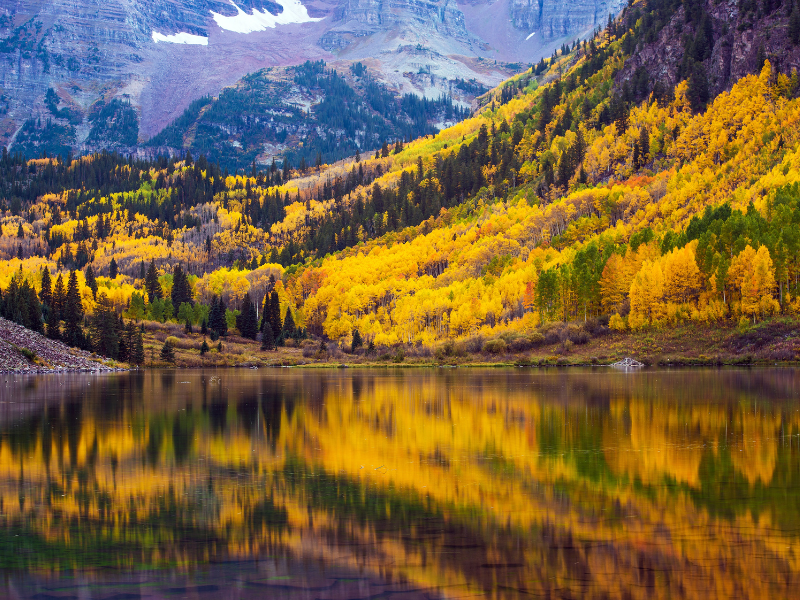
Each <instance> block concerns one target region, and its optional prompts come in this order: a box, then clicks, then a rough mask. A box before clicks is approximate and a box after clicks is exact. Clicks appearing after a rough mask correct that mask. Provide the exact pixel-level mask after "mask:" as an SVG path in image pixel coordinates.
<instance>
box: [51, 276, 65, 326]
mask: <svg viewBox="0 0 800 600" xmlns="http://www.w3.org/2000/svg"><path fill="white" fill-rule="evenodd" d="M66 302H67V290H66V288H65V287H64V279H63V278H62V277H61V273H59V274H58V277H56V285H55V287H54V288H53V304H52V305H51V306H50V308H51V309H52V310H53V311H54V312H55V316H56V321H61V319H62V317H63V314H64V305H65V304H66Z"/></svg>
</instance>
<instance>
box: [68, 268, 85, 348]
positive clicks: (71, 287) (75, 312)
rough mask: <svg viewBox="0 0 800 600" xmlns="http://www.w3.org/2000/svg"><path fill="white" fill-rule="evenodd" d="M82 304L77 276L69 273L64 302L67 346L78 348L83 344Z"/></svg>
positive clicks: (74, 273) (75, 273) (72, 272)
mask: <svg viewBox="0 0 800 600" xmlns="http://www.w3.org/2000/svg"><path fill="white" fill-rule="evenodd" d="M82 319H83V304H82V303H81V296H80V293H79V291H78V275H77V272H76V271H74V270H73V271H70V274H69V284H68V285H67V298H66V301H65V302H64V342H65V343H66V344H67V345H69V346H80V345H82V343H83V329H81V320H82Z"/></svg>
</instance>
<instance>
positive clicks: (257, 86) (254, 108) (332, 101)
mask: <svg viewBox="0 0 800 600" xmlns="http://www.w3.org/2000/svg"><path fill="white" fill-rule="evenodd" d="M462 87H463V86H462ZM455 91H456V92H458V88H456V89H455ZM451 96H452V94H451V95H448V96H442V97H441V98H439V99H438V100H427V99H424V98H419V97H418V96H415V95H413V94H406V95H405V96H403V97H402V98H397V97H396V96H395V94H394V93H393V92H392V91H390V90H389V89H388V88H387V87H386V86H385V85H383V84H382V83H380V82H379V81H377V80H376V79H375V78H374V76H373V75H372V74H370V72H369V70H368V69H367V68H366V67H365V66H364V65H363V64H362V63H360V62H358V63H355V64H353V65H352V66H351V67H350V68H349V69H347V70H345V71H344V72H342V73H339V72H337V71H336V70H335V69H331V68H327V67H326V65H325V63H324V62H323V61H317V62H310V61H309V62H306V63H305V64H303V65H301V66H298V67H290V68H286V69H280V70H278V69H275V70H273V69H268V70H264V71H259V72H258V73H253V74H252V75H248V76H247V77H245V78H244V79H243V80H242V81H241V82H239V83H238V84H237V85H236V86H233V87H231V88H227V89H225V90H223V92H222V93H221V94H220V95H219V96H218V97H217V98H205V99H200V100H197V101H196V102H194V103H192V105H191V106H190V107H189V108H188V109H187V110H186V111H185V112H184V114H183V115H182V116H181V117H179V118H178V119H176V121H175V122H173V123H172V124H170V125H169V126H167V127H166V128H164V129H163V130H162V131H161V132H160V133H159V134H158V135H156V136H154V137H152V138H151V139H150V140H149V141H148V142H147V144H146V145H145V146H146V147H147V148H152V149H153V151H154V153H155V152H158V153H161V154H172V155H182V154H183V153H184V152H185V151H186V150H188V151H190V152H192V153H194V154H195V156H198V155H200V154H203V155H205V156H206V158H207V159H208V160H210V161H212V162H215V163H217V164H219V165H220V166H222V167H223V168H226V169H228V170H230V171H231V172H233V173H235V172H237V171H238V170H239V169H243V168H247V170H249V168H250V166H251V163H253V162H254V161H255V162H257V163H259V164H260V165H264V164H267V165H269V164H270V162H271V161H272V160H276V159H277V161H278V162H279V163H281V164H282V163H283V161H284V160H288V161H289V163H290V164H294V165H301V164H303V165H305V164H308V165H313V164H315V163H317V161H324V162H326V163H327V162H335V161H337V160H340V159H342V158H345V157H348V156H353V155H354V154H356V153H357V152H359V150H360V151H362V152H363V151H369V150H374V149H375V148H380V147H381V145H382V144H383V143H384V142H385V141H387V140H406V139H415V138H417V137H420V136H423V135H428V134H433V133H436V132H437V131H438V130H439V129H441V128H442V127H443V126H448V125H453V124H454V123H456V122H458V121H460V120H462V119H463V118H465V117H466V116H467V115H468V114H469V111H468V110H467V109H466V108H463V107H461V106H459V105H458V104H454V103H453V100H452V97H451ZM262 168H263V167H262Z"/></svg>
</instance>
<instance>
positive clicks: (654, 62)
mask: <svg viewBox="0 0 800 600" xmlns="http://www.w3.org/2000/svg"><path fill="white" fill-rule="evenodd" d="M690 7H691V12H690V14H688V15H687V13H686V10H685V8H684V7H681V8H679V9H678V10H677V11H676V13H675V14H674V16H673V17H672V18H671V19H670V21H669V23H668V24H667V25H666V26H665V27H664V28H663V29H662V30H661V31H660V32H659V35H658V37H657V39H655V40H653V41H652V42H650V43H648V44H645V45H643V46H641V47H640V48H638V49H637V51H636V52H635V53H634V54H633V56H631V58H630V60H628V61H627V62H626V64H625V68H624V69H623V70H622V71H621V72H620V73H619V75H618V77H617V84H618V85H619V86H623V85H624V84H625V83H626V82H628V83H631V82H632V81H633V80H635V79H636V78H637V75H639V76H641V74H642V73H647V75H648V78H649V81H650V88H651V89H653V88H654V86H655V85H656V84H657V83H660V84H661V85H662V88H666V89H670V88H672V87H673V86H675V85H676V84H677V83H679V82H680V81H682V80H683V79H691V78H692V77H693V76H694V77H695V78H697V79H699V80H700V81H701V82H702V83H703V84H705V85H707V88H706V90H705V91H706V92H707V95H708V97H709V98H713V97H714V96H716V95H717V94H719V93H720V92H722V91H724V90H726V89H729V88H730V87H731V85H733V83H735V82H736V81H738V80H739V79H741V78H742V77H744V76H745V75H747V74H749V73H755V72H758V71H760V69H761V66H762V64H763V61H764V59H768V60H769V61H770V63H771V64H772V66H773V68H774V69H775V70H776V71H777V72H782V73H785V74H787V75H789V74H791V73H792V71H793V70H800V40H798V39H795V40H793V39H792V36H791V35H790V15H791V10H792V3H791V2H783V3H780V2H771V3H766V4H765V5H764V6H762V5H759V4H755V3H752V2H740V1H739V0H721V1H717V2H712V1H710V0H697V1H696V2H694V3H693V4H691V5H690ZM636 18H637V14H636V11H635V10H630V9H629V10H628V11H626V13H624V15H623V19H624V22H631V21H635V19H636ZM701 30H702V31H701Z"/></svg>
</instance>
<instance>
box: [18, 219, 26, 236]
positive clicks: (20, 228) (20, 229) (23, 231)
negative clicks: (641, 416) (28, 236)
mask: <svg viewBox="0 0 800 600" xmlns="http://www.w3.org/2000/svg"><path fill="white" fill-rule="evenodd" d="M17 237H18V238H20V239H22V238H24V237H25V230H24V229H23V228H22V223H20V224H19V228H18V229H17Z"/></svg>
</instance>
